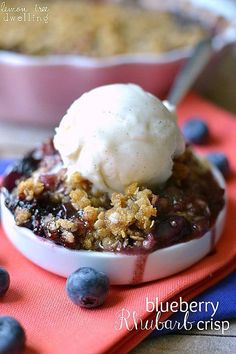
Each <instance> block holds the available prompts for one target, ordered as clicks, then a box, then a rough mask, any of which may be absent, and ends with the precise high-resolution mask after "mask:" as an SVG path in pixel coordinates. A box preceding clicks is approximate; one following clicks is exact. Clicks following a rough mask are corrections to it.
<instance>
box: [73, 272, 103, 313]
mask: <svg viewBox="0 0 236 354" xmlns="http://www.w3.org/2000/svg"><path fill="white" fill-rule="evenodd" d="M66 290H67V294H68V296H69V298H70V299H71V301H72V302H73V303H74V304H76V305H79V306H80V307H86V308H92V307H97V306H100V305H102V304H103V303H104V301H105V299H106V297H107V294H108V291H109V279H108V277H107V276H106V274H104V273H102V272H97V271H96V270H95V269H93V268H90V267H82V268H79V269H78V270H76V271H75V272H73V273H72V274H71V275H70V276H69V277H68V279H67V282H66Z"/></svg>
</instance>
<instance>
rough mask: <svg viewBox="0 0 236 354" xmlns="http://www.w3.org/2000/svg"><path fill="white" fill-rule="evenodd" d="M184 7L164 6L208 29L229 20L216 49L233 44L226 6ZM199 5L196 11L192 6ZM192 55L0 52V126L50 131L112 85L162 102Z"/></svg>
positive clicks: (183, 52) (181, 52)
mask: <svg viewBox="0 0 236 354" xmlns="http://www.w3.org/2000/svg"><path fill="white" fill-rule="evenodd" d="M186 1H187V0H186ZM186 1H179V2H176V1H173V0H171V1H170V0H168V1H167V2H166V6H167V8H168V6H170V5H171V6H172V7H171V6H170V8H171V9H173V7H175V8H176V3H178V5H179V6H182V7H183V6H184V7H183V9H185V10H183V11H191V12H193V9H194V12H195V16H197V15H198V16H201V19H204V18H207V20H208V21H210V23H211V24H212V23H214V21H215V19H216V17H217V16H218V15H219V14H221V15H222V16H224V17H225V18H227V21H228V20H229V28H227V29H226V31H225V33H223V34H222V35H221V36H220V40H219V41H218V42H219V43H218V44H219V47H220V48H222V47H223V46H224V45H225V44H226V43H227V42H228V40H230V41H232V38H233V40H235V38H236V35H235V30H234V31H232V28H233V25H232V23H231V22H232V21H231V20H230V19H229V17H230V16H232V15H233V13H232V11H229V14H225V13H224V11H223V10H224V9H225V7H223V10H222V8H221V7H219V9H218V10H217V4H216V3H218V2H219V3H221V5H222V3H224V4H225V3H226V1H220V0H219V1H217V0H216V1H215V2H214V3H215V6H214V9H213V8H210V9H208V10H207V9H205V10H204V11H203V10H202V6H203V5H204V6H205V5H206V4H204V2H203V1H200V0H195V1H193V0H192V1H190V0H189V1H188V2H192V3H193V2H194V5H193V4H192V5H191V6H188V7H186V6H185V5H184V4H185V3H186ZM228 1H230V0H227V2H228ZM198 2H200V5H199V6H198V4H195V3H198ZM211 2H212V1H209V4H210V3H211ZM157 3H160V2H159V1H158V2H155V1H153V0H145V4H146V5H148V6H153V5H154V6H155V7H156V5H157ZM225 6H226V4H225ZM226 7H227V6H226ZM186 9H187V10H186ZM232 17H234V16H232ZM235 17H236V16H235ZM229 29H230V31H229ZM190 53H191V48H182V49H179V50H174V51H171V52H168V53H164V54H161V55H155V54H146V55H144V54H137V55H133V54H132V55H120V56H115V57H109V58H99V59H96V58H87V57H82V56H72V55H66V56H65V55H63V56H59V55H54V56H41V57H35V56H26V55H22V54H17V53H12V52H5V51H0V120H7V121H15V122H27V123H34V124H37V125H48V126H53V125H55V124H57V123H58V122H59V121H60V119H61V117H62V116H63V115H64V113H65V111H66V109H67V107H69V106H70V104H71V102H72V101H73V100H74V99H76V98H78V97H79V96H80V95H81V94H82V93H83V92H85V91H87V90H90V89H92V88H94V87H96V86H100V85H104V84H109V83H115V82H124V83H127V82H133V83H136V84H139V85H141V86H142V87H143V88H144V89H146V90H147V91H150V92H152V93H154V94H156V95H158V96H159V97H160V98H164V97H165V95H166V93H167V92H168V90H169V88H170V86H171V84H172V82H173V79H174V78H175V76H176V74H177V72H178V71H179V69H180V67H181V65H182V64H183V63H184V61H185V60H186V58H187V57H188V56H189V55H190Z"/></svg>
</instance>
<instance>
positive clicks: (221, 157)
mask: <svg viewBox="0 0 236 354" xmlns="http://www.w3.org/2000/svg"><path fill="white" fill-rule="evenodd" d="M207 158H208V160H209V161H210V162H211V163H212V164H213V165H215V166H216V167H217V168H218V169H219V170H220V171H221V173H222V175H223V176H224V177H228V176H229V173H230V166H229V161H228V159H227V157H226V156H225V154H224V153H223V152H212V153H210V154H208V155H207Z"/></svg>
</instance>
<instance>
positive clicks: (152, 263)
mask: <svg viewBox="0 0 236 354" xmlns="http://www.w3.org/2000/svg"><path fill="white" fill-rule="evenodd" d="M212 171H213V174H214V176H215V178H216V180H217V181H218V183H219V185H220V186H221V187H222V188H225V182H224V179H223V177H222V175H221V174H220V172H219V171H218V170H217V169H216V168H213V167H212ZM225 198H226V196H225ZM4 202H5V197H4V193H1V212H2V224H3V228H4V230H5V233H6V235H7V237H8V238H9V240H10V241H11V242H12V243H13V245H14V246H15V247H16V248H17V249H18V250H19V251H20V252H21V253H22V254H23V255H24V256H25V257H27V258H28V259H29V260H30V261H32V262H33V263H35V264H37V265H38V266H40V267H42V268H44V269H46V270H48V271H50V272H52V273H55V274H58V275H61V276H63V277H68V275H69V274H70V273H72V272H73V271H75V270H76V269H78V268H80V267H93V268H95V269H96V270H98V271H102V272H104V273H106V274H107V275H108V277H109V279H110V282H111V284H138V283H142V282H148V281H151V280H156V279H161V278H164V277H167V276H170V275H172V274H175V273H178V272H180V271H182V270H184V269H186V268H188V267H190V266H191V265H193V264H194V263H196V262H198V261H199V260H200V259H202V258H203V257H205V256H206V255H207V254H208V253H209V252H211V250H212V249H213V248H214V246H215V245H216V243H217V242H218V241H219V239H220V236H221V234H222V231H223V227H224V222H225V214H226V206H225V207H224V208H223V209H222V210H221V212H220V214H219V215H218V217H217V220H216V223H215V225H214V227H213V228H212V229H211V230H210V231H209V232H207V233H206V234H205V235H204V236H202V237H201V238H198V239H194V240H191V241H188V242H185V243H180V244H177V245H174V246H171V247H167V248H163V249H160V250H157V251H155V252H152V253H150V254H148V255H125V254H119V253H112V252H94V251H84V250H81V251H76V250H70V249H67V248H64V247H62V246H58V245H56V244H55V243H53V242H52V241H49V240H46V239H44V238H42V237H39V236H36V235H35V234H34V233H33V232H32V231H31V230H29V229H26V228H24V227H19V226H16V224H15V221H14V218H13V215H12V214H11V212H10V211H9V210H8V209H7V207H6V206H5V203H4Z"/></svg>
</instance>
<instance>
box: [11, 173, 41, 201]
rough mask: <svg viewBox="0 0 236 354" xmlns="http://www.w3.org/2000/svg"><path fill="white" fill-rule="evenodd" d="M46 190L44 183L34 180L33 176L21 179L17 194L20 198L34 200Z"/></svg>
mask: <svg viewBox="0 0 236 354" xmlns="http://www.w3.org/2000/svg"><path fill="white" fill-rule="evenodd" d="M43 190H44V185H43V183H41V182H39V181H34V180H33V178H28V179H26V180H25V181H21V182H20V183H19V185H18V187H17V195H18V197H19V199H25V200H28V201H30V200H32V199H33V198H35V197H38V196H39V195H40V194H41V193H42V192H43Z"/></svg>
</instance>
